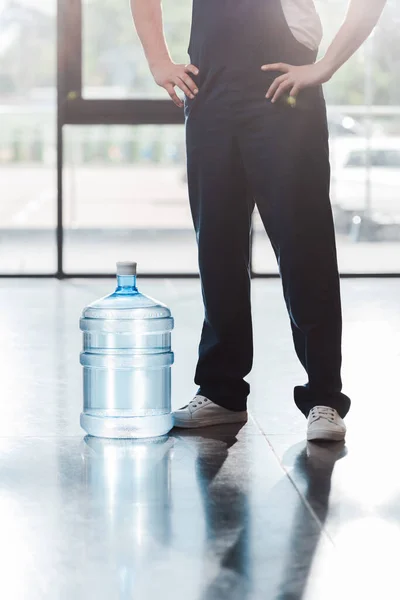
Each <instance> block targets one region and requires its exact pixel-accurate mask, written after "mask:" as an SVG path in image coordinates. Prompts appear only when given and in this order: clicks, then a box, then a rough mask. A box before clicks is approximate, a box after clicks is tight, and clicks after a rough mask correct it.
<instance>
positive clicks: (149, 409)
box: [80, 262, 174, 438]
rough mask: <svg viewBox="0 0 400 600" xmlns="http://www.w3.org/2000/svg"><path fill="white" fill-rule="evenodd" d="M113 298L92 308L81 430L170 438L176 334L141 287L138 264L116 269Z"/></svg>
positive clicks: (85, 318) (85, 325)
mask: <svg viewBox="0 0 400 600" xmlns="http://www.w3.org/2000/svg"><path fill="white" fill-rule="evenodd" d="M117 282H118V286H117V288H116V290H115V292H114V293H113V294H110V295H109V296H106V297H104V298H101V299H100V300H97V301H96V302H93V303H92V304H90V305H89V306H87V307H86V308H85V309H84V311H83V314H82V318H81V320H80V328H81V330H82V331H83V352H82V353H81V365H82V366H83V392H84V408H83V412H82V414H81V426H82V428H83V429H84V430H85V431H86V432H87V433H88V434H89V435H93V436H98V437H106V438H145V437H155V436H160V435H165V434H166V433H168V431H170V429H171V428H172V426H173V422H172V415H171V366H172V364H173V361H174V355H173V353H172V352H171V332H172V330H173V327H174V320H173V318H172V316H171V312H170V310H169V309H168V308H167V307H166V306H165V305H164V304H162V303H161V302H157V300H154V299H153V298H150V297H148V296H144V295H143V294H141V293H140V292H139V291H138V289H137V287H136V263H133V262H132V263H131V262H129V263H117Z"/></svg>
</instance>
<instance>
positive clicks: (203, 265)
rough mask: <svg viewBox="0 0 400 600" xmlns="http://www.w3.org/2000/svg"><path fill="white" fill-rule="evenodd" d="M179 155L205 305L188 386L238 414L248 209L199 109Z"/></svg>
mask: <svg viewBox="0 0 400 600" xmlns="http://www.w3.org/2000/svg"><path fill="white" fill-rule="evenodd" d="M197 108H199V107H197ZM187 149H188V180H189V194H190V203H191V209H192V215H193V221H194V225H195V229H196V234H197V240H198V247H199V266H200V276H201V284H202V292H203V300H204V307H205V320H204V325H203V331H202V336H201V342H200V348H199V361H198V365H197V370H196V376H195V381H196V383H197V384H198V385H199V386H200V390H199V393H200V394H203V395H204V396H206V397H208V398H210V399H211V400H213V401H214V402H215V403H217V404H219V405H221V406H223V407H225V408H228V409H231V410H237V411H243V410H245V409H246V399H247V396H248V394H249V385H248V384H247V383H246V382H245V381H244V377H245V376H246V375H247V374H248V373H249V372H250V370H251V367H252V360H253V338H252V324H251V305H250V269H249V262H250V242H249V235H250V227H251V214H252V211H253V208H254V203H253V202H252V201H251V200H250V199H249V197H248V194H247V193H246V192H247V190H246V180H245V175H244V169H243V165H242V163H241V159H240V154H239V150H238V145H237V142H236V140H235V138H234V135H233V133H232V132H231V130H230V124H229V123H228V122H227V121H226V119H225V120H224V118H223V117H221V115H219V117H218V119H216V118H214V117H213V116H212V115H207V117H205V116H204V117H202V116H200V117H199V111H197V113H196V116H193V117H189V119H188V122H187Z"/></svg>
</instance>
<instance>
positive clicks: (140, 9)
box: [130, 0, 171, 68]
mask: <svg viewBox="0 0 400 600" xmlns="http://www.w3.org/2000/svg"><path fill="white" fill-rule="evenodd" d="M161 1H162V0H130V2H131V10H132V16H133V21H134V23H135V27H136V31H137V33H138V36H139V38H140V41H141V43H142V46H143V49H144V53H145V55H146V58H147V61H148V63H149V66H150V68H152V66H153V65H155V64H160V62H163V61H170V60H171V57H170V54H169V51H168V47H167V43H166V40H165V36H164V29H163V18H162V8H161Z"/></svg>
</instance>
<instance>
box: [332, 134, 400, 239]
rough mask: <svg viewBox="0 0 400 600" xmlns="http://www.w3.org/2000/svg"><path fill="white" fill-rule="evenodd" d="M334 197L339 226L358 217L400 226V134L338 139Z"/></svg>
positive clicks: (349, 222)
mask: <svg viewBox="0 0 400 600" xmlns="http://www.w3.org/2000/svg"><path fill="white" fill-rule="evenodd" d="M332 150H333V148H331V153H332ZM331 198H332V205H333V209H334V214H335V218H336V222H337V227H339V228H340V227H345V228H346V227H350V226H351V223H353V222H354V221H353V220H354V218H355V217H358V218H362V219H367V220H369V221H371V222H373V223H376V224H377V225H379V226H382V227H383V226H385V225H390V226H393V225H398V226H400V138H398V137H373V138H372V139H371V140H369V141H368V140H366V139H365V138H360V137H355V138H348V139H346V140H344V139H341V140H336V141H335V142H334V157H333V159H332V186H331Z"/></svg>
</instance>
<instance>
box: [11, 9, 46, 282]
mask: <svg viewBox="0 0 400 600" xmlns="http://www.w3.org/2000/svg"><path fill="white" fill-rule="evenodd" d="M55 59H56V0H19V1H18V2H3V3H1V2H0V194H1V202H0V216H1V229H2V231H1V249H2V252H1V254H0V272H1V273H21V274H24V273H51V272H54V271H55V270H56V244H55V239H56V238H55V234H54V229H55V224H56V198H57V193H56V173H55V164H56V151H55V146H56V144H55V123H56V91H55V80H56V61H55Z"/></svg>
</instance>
